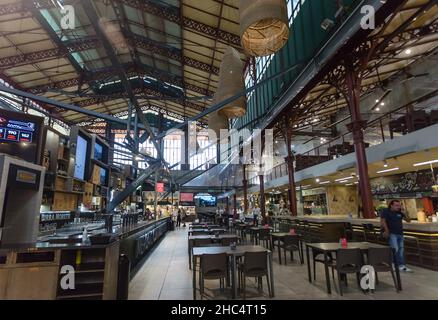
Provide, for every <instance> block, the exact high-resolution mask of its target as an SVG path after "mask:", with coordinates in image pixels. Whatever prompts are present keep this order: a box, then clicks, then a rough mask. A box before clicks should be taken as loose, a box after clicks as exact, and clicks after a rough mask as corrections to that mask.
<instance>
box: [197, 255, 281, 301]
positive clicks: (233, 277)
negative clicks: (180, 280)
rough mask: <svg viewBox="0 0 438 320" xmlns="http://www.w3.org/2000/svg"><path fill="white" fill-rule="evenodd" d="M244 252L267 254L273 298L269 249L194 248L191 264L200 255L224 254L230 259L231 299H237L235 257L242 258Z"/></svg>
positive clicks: (272, 278) (272, 290) (272, 288)
mask: <svg viewBox="0 0 438 320" xmlns="http://www.w3.org/2000/svg"><path fill="white" fill-rule="evenodd" d="M246 252H267V253H268V257H267V259H268V261H267V263H268V276H269V278H270V279H269V280H270V283H271V288H270V289H271V295H272V297H274V294H275V291H274V271H273V269H272V254H271V251H270V250H269V249H266V248H265V247H262V246H236V247H235V249H232V248H231V247H230V246H226V247H222V246H221V247H196V248H193V255H192V259H193V261H192V263H193V266H195V265H196V260H197V259H200V258H201V257H202V255H207V254H220V253H225V254H226V255H227V256H228V257H229V258H230V259H231V288H232V298H233V299H236V297H237V285H236V278H237V262H236V260H237V257H242V256H244V255H245V253H246ZM192 281H193V299H194V300H196V268H195V267H193V280H192Z"/></svg>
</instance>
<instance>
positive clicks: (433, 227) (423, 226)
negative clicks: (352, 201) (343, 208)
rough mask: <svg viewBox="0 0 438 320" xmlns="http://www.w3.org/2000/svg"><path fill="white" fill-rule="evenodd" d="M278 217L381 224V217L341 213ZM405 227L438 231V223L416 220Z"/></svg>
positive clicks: (311, 220) (411, 229)
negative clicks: (343, 214) (352, 216)
mask: <svg viewBox="0 0 438 320" xmlns="http://www.w3.org/2000/svg"><path fill="white" fill-rule="evenodd" d="M275 218H277V219H284V220H295V219H298V220H307V221H309V222H315V223H327V222H328V223H330V222H350V223H351V224H353V225H355V224H356V225H362V224H364V223H371V224H373V225H375V226H380V219H379V218H376V219H360V218H349V217H348V216H340V215H312V216H298V217H282V216H277V217H275ZM403 229H404V230H407V231H424V232H429V233H438V223H432V222H429V223H418V222H416V221H413V222H406V221H403Z"/></svg>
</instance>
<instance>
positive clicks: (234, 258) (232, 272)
mask: <svg viewBox="0 0 438 320" xmlns="http://www.w3.org/2000/svg"><path fill="white" fill-rule="evenodd" d="M231 259H232V264H231V265H232V270H231V277H232V279H231V287H232V288H231V289H232V291H233V299H237V286H236V269H237V268H236V256H235V255H234V254H233V255H232V256H231Z"/></svg>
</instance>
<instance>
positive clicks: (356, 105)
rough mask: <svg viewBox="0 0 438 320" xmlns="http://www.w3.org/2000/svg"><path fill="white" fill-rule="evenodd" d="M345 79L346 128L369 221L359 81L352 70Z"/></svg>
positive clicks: (371, 210)
mask: <svg viewBox="0 0 438 320" xmlns="http://www.w3.org/2000/svg"><path fill="white" fill-rule="evenodd" d="M346 77H347V79H346V84H347V89H348V106H349V109H350V114H351V119H352V122H351V123H350V124H348V125H347V127H348V129H349V130H350V131H351V132H352V133H353V141H354V149H355V152H356V160H357V168H358V174H359V188H360V194H361V198H362V212H363V217H364V218H365V219H370V218H374V208H373V199H372V193H371V185H370V178H369V176H368V163H367V156H366V152H365V143H364V137H363V130H364V129H365V127H366V121H363V120H362V117H361V114H360V89H361V81H360V78H359V76H358V75H357V74H356V72H355V71H354V70H353V68H351V69H350V70H347V73H346Z"/></svg>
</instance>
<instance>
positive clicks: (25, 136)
mask: <svg viewBox="0 0 438 320" xmlns="http://www.w3.org/2000/svg"><path fill="white" fill-rule="evenodd" d="M34 132H35V123H33V122H24V121H17V120H7V119H5V118H4V117H0V139H1V140H6V141H12V142H29V143H31V142H32V137H33V133H34Z"/></svg>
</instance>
